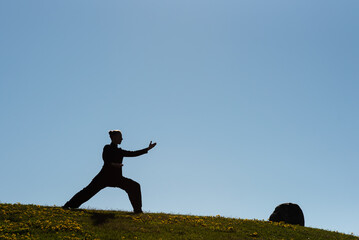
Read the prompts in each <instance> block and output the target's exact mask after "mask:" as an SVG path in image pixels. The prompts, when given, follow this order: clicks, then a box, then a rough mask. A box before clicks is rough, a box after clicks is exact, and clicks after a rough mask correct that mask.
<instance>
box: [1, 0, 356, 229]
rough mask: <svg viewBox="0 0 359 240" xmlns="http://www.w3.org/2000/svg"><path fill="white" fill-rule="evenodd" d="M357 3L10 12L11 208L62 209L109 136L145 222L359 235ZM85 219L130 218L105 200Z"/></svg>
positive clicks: (112, 5) (5, 119)
mask: <svg viewBox="0 0 359 240" xmlns="http://www.w3.org/2000/svg"><path fill="white" fill-rule="evenodd" d="M358 12H359V1H357V0H345V1H332V0H318V1H312V0H293V1H287V0H273V1H264V0H262V1H260V0H233V1H229V0H222V1H204V0H198V1H193V0H181V1H167V0H162V1H158V0H155V1H117V0H116V1H114V0H113V1H110V0H109V1H88V0H86V1H84V0H78V1H57V0H55V1H48V0H42V1H38V0H32V1H21V0H20V1H10V0H8V1H6V0H1V1H0V35H1V36H0V107H1V108H0V111H1V118H0V133H1V134H0V146H1V151H0V161H1V168H0V183H1V185H0V186H1V187H0V202H2V203H16V202H20V203H24V204H40V205H56V206H61V205H63V204H64V203H65V202H66V201H67V200H69V199H70V198H71V197H72V196H73V195H74V194H75V193H76V192H78V191H79V190H81V189H82V188H83V187H85V186H86V185H87V184H88V183H89V182H90V181H91V179H92V178H93V177H94V176H95V175H96V174H97V173H98V172H99V170H100V169H101V167H102V159H101V154H102V148H103V146H104V145H105V144H108V143H109V142H110V139H109V137H108V131H109V130H111V129H120V130H122V132H123V137H124V141H123V143H122V144H121V146H122V148H124V149H127V150H137V149H141V148H144V147H146V146H147V145H148V143H149V142H150V141H151V140H152V141H156V142H157V143H158V145H157V146H156V147H155V148H154V149H153V150H151V151H150V152H149V154H147V155H143V156H140V157H137V158H127V159H125V160H124V169H123V171H124V175H125V176H127V177H129V178H132V179H134V180H136V181H138V182H139V183H140V184H141V187H142V194H143V210H144V211H148V212H167V213H180V214H193V215H206V216H211V215H217V214H219V215H222V216H227V217H235V218H246V219H265V220H267V219H268V218H269V216H270V214H271V213H272V212H273V210H274V208H275V207H276V206H277V205H279V204H281V203H285V202H293V203H297V204H299V205H300V207H301V208H302V210H303V212H304V216H305V220H306V225H307V226H310V227H315V228H322V229H329V230H334V231H340V232H344V233H352V232H353V233H354V234H355V235H359V227H358V226H359V204H358V202H359V191H358V184H359V175H358V169H359V162H358V159H359V148H358V143H359V137H358V136H359V126H358V122H359V111H358V103H359V94H358V92H359V68H358V64H359V44H358V43H359V14H358ZM82 207H85V208H96V209H116V210H126V211H127V210H128V211H129V210H131V206H130V202H129V200H128V198H127V195H126V193H125V192H124V191H122V190H120V189H111V188H107V189H105V190H103V191H101V192H100V193H98V194H97V195H96V196H95V197H94V198H92V199H91V200H90V201H88V202H86V203H85V204H83V205H82Z"/></svg>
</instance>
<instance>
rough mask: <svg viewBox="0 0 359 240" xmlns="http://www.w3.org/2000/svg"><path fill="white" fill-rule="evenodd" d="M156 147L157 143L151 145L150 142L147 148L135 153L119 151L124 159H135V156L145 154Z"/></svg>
mask: <svg viewBox="0 0 359 240" xmlns="http://www.w3.org/2000/svg"><path fill="white" fill-rule="evenodd" d="M156 145H157V143H152V141H151V142H150V144H149V145H148V147H147V148H144V149H141V150H137V151H127V150H123V149H121V151H122V154H123V156H124V157H137V156H140V155H142V154H145V153H147V152H148V151H149V150H151V149H152V148H154V147H155V146H156Z"/></svg>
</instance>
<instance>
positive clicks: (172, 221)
mask: <svg viewBox="0 0 359 240" xmlns="http://www.w3.org/2000/svg"><path fill="white" fill-rule="evenodd" d="M0 239H156V240H159V239H163V240H167V239H206V240H208V239H216V240H217V239H236V240H238V239H241V240H242V239H243V240H246V239H265V240H271V239H276V240H277V239H285V240H290V239H293V240H300V239H303V240H304V239H305V240H308V239H313V240H321V239H322V240H331V239H333V240H334V239H335V240H340V239H343V240H359V238H358V237H355V236H351V235H345V234H341V233H337V232H330V231H324V230H319V229H313V228H307V227H301V226H294V225H289V224H284V223H272V222H267V221H258V220H243V219H234V218H224V217H220V216H216V217H198V216H185V215H171V214H159V213H149V214H140V215H134V214H131V213H128V212H121V211H99V210H82V209H81V210H63V209H62V208H59V207H44V206H37V205H21V204H0Z"/></svg>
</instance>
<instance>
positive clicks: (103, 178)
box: [63, 130, 156, 213]
mask: <svg viewBox="0 0 359 240" xmlns="http://www.w3.org/2000/svg"><path fill="white" fill-rule="evenodd" d="M109 134H110V138H111V144H109V145H106V146H105V147H104V148H103V153H102V158H103V161H104V165H103V167H102V169H101V171H100V172H99V173H98V174H97V175H96V177H94V179H92V181H91V183H90V184H89V185H88V186H87V187H85V188H84V189H82V190H81V191H80V192H78V193H77V194H75V196H73V197H72V198H71V199H70V201H68V202H67V203H66V204H65V205H64V206H63V208H78V207H80V205H81V204H82V203H84V202H86V201H88V200H89V199H90V198H91V197H93V196H94V195H95V194H96V193H98V192H99V191H100V190H101V189H103V188H105V187H119V188H121V189H123V190H125V191H126V192H127V194H128V197H129V198H130V202H131V204H132V207H133V211H134V212H135V213H142V199H141V188H140V184H138V183H137V182H135V181H133V180H132V179H129V178H125V177H123V176H122V166H123V164H122V161H123V157H137V156H140V155H142V154H145V153H147V152H148V151H149V150H151V149H152V148H153V147H154V146H156V143H152V141H151V142H150V144H149V145H148V147H147V148H144V149H142V150H138V151H126V150H123V149H121V148H118V146H117V145H118V144H121V142H122V140H123V138H122V133H121V131H119V130H113V131H110V132H109Z"/></svg>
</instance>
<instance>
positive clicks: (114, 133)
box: [108, 130, 123, 144]
mask: <svg viewBox="0 0 359 240" xmlns="http://www.w3.org/2000/svg"><path fill="white" fill-rule="evenodd" d="M108 134H110V138H111V141H112V143H115V144H121V142H122V139H123V138H122V133H121V131H120V130H111V131H109V132H108Z"/></svg>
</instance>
